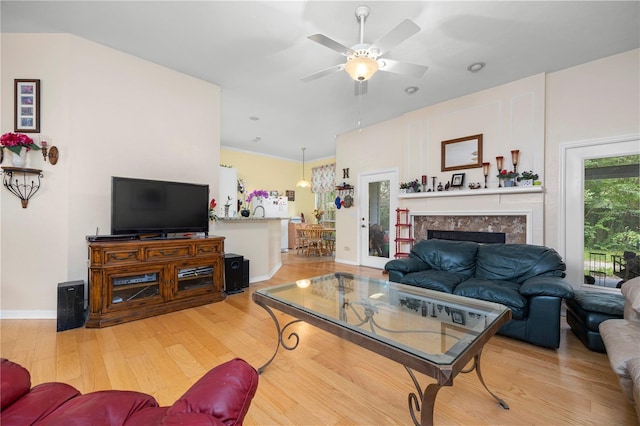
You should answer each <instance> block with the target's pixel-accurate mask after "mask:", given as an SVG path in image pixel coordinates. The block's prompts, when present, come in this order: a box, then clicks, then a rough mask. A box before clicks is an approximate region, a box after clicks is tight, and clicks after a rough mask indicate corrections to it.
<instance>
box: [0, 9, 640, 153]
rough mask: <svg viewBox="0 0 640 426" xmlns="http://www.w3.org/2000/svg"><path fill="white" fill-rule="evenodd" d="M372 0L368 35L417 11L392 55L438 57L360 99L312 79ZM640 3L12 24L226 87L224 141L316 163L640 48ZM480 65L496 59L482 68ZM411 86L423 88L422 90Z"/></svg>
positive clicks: (36, 19) (24, 18) (250, 12)
mask: <svg viewBox="0 0 640 426" xmlns="http://www.w3.org/2000/svg"><path fill="white" fill-rule="evenodd" d="M360 4H367V5H369V6H370V8H371V14H370V16H369V18H368V19H367V21H366V25H365V42H369V43H371V42H373V41H374V40H376V39H378V38H379V37H380V36H382V35H383V34H385V33H387V32H388V31H389V30H391V29H392V28H394V27H395V26H396V25H397V24H398V23H400V22H401V21H402V20H403V19H405V18H410V19H412V20H413V21H415V22H416V23H417V24H418V25H419V26H420V27H421V28H422V30H421V31H420V32H419V33H418V34H416V35H414V36H413V37H411V38H410V39H408V40H406V41H405V42H403V43H402V44H400V45H399V46H397V47H396V48H394V49H392V50H391V51H390V52H389V54H388V55H386V56H387V57H389V58H391V59H396V60H400V61H404V62H411V63H416V64H422V65H428V66H429V70H428V71H427V72H426V74H425V75H424V77H423V78H421V79H415V78H408V77H402V76H398V75H395V74H390V73H384V72H378V73H377V74H375V75H374V76H373V78H372V79H371V80H370V81H369V89H368V92H369V93H368V94H366V95H364V96H358V97H356V96H354V88H353V81H352V80H350V78H349V77H348V75H347V74H346V73H343V72H341V73H336V74H333V75H329V76H327V77H325V78H322V79H320V80H315V81H312V82H308V83H303V82H301V81H300V77H303V76H306V75H309V74H311V73H313V72H315V71H318V70H321V69H324V68H328V67H330V66H332V65H337V64H340V63H343V62H344V60H343V59H344V58H343V57H342V56H340V55H339V54H338V53H336V52H335V51H333V50H330V49H328V48H326V47H324V46H322V45H320V44H318V43H315V42H313V41H311V40H308V39H307V36H309V35H311V34H316V33H322V34H324V35H326V36H328V37H330V38H332V39H334V40H336V41H339V42H341V43H343V44H345V45H347V46H352V45H353V44H356V43H357V42H358V39H359V27H358V22H357V20H356V17H355V8H356V7H357V6H358V5H360ZM639 6H640V2H638V1H629V2H615V1H549V2H541V1H492V2H490V1H468V2H460V1H421V2H418V1H408V2H400V1H367V2H364V1H355V2H354V1H334V2H331V1H291V2H287V1H137V2H133V1H107V2H104V1H25V0H22V1H6V0H3V1H2V2H0V8H1V9H0V12H1V22H0V25H1V30H2V32H65V33H72V34H75V35H78V36H80V37H83V38H86V39H89V40H92V41H95V42H98V43H101V44H104V45H107V46H110V47H113V48H115V49H118V50H120V51H123V52H127V53H130V54H133V55H135V56H138V57H141V58H144V59H147V60H149V61H152V62H154V63H157V64H161V65H164V66H166V67H169V68H172V69H175V70H178V71H181V72H184V73H186V74H189V75H192V76H195V77H198V78H200V79H203V80H206V81H209V82H212V83H214V84H217V85H219V86H220V87H221V88H222V117H221V119H222V136H221V144H222V146H223V147H227V148H233V149H240V150H246V151H252V152H257V153H261V154H266V155H273V156H276V157H281V158H289V159H293V160H298V161H299V160H301V156H302V153H301V148H302V147H306V148H307V150H306V159H307V160H314V159H319V158H324V157H329V156H332V155H335V136H336V135H338V134H341V133H344V132H347V131H350V130H353V129H357V128H358V126H359V125H360V126H362V127H366V126H368V125H370V124H372V123H376V122H380V121H383V120H386V119H389V118H393V117H397V116H399V115H401V114H403V113H405V112H408V111H412V110H416V109H419V108H422V107H425V106H428V105H431V104H435V103H439V102H442V101H446V100H448V99H453V98H456V97H459V96H463V95H466V94H469V93H473V92H477V91H480V90H483V89H486V88H490V87H494V86H497V85H501V84H504V83H507V82H510V81H514V80H517V79H520V78H524V77H528V76H531V75H535V74H538V73H541V72H547V73H548V72H553V71H557V70H560V69H564V68H567V67H571V66H574V65H578V64H582V63H585V62H589V61H592V60H595V59H598V58H602V57H606V56H610V55H613V54H616V53H620V52H624V51H628V50H631V49H635V48H638V47H640V8H639ZM477 61H482V62H486V64H487V66H486V67H485V68H484V69H483V70H482V71H480V72H478V73H475V74H472V73H470V72H468V71H467V66H468V65H470V64H471V63H473V62H477ZM408 86H417V87H418V88H419V91H418V92H417V93H416V94H414V95H411V96H409V95H407V94H406V93H405V92H404V89H405V88H406V87H408ZM585 90H586V91H588V88H585ZM252 116H254V117H259V118H260V119H259V120H250V118H249V117H252ZM256 137H259V138H261V139H260V140H259V141H255V139H256ZM389 142H390V143H393V141H389Z"/></svg>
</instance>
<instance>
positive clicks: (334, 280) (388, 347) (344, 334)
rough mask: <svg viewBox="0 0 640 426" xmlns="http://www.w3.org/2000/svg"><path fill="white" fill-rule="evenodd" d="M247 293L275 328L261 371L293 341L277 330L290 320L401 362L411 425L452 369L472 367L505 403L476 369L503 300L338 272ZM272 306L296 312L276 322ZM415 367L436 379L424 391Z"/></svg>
mask: <svg viewBox="0 0 640 426" xmlns="http://www.w3.org/2000/svg"><path fill="white" fill-rule="evenodd" d="M252 297H253V301H254V302H255V303H256V304H258V305H259V306H262V307H263V308H264V309H265V310H266V311H267V312H268V313H269V315H270V316H271V318H273V321H274V323H275V325H276V329H277V332H278V343H277V345H276V350H275V352H274V353H273V355H272V357H271V359H269V360H268V361H267V362H266V363H265V364H264V365H263V366H262V367H260V368H259V369H258V372H260V373H262V372H264V370H265V369H266V368H267V367H268V366H269V364H271V362H272V361H273V360H274V359H275V357H276V355H277V353H278V349H279V348H280V346H282V347H283V348H284V349H287V350H293V349H295V348H296V347H297V346H298V343H299V341H300V339H299V336H298V334H296V333H295V332H291V333H289V335H288V336H287V338H286V340H285V338H284V335H285V331H286V329H287V328H288V327H289V326H290V325H292V324H294V323H297V322H300V321H304V322H306V323H309V324H311V325H314V326H316V327H318V328H320V329H322V330H325V331H328V332H330V333H332V334H335V335H337V336H339V337H341V338H343V339H345V340H348V341H350V342H352V343H355V344H357V345H360V346H362V347H364V348H366V349H369V350H371V351H373V352H375V353H377V354H379V355H382V356H385V357H387V358H389V359H391V360H393V361H396V362H398V363H400V364H402V365H403V366H404V367H405V368H406V370H407V372H408V373H409V375H410V377H411V379H412V380H413V384H414V386H415V387H416V390H417V394H416V393H413V392H412V393H410V394H409V411H410V414H411V418H412V419H413V422H414V423H415V424H416V425H432V424H433V410H434V406H435V399H436V396H437V393H438V391H439V390H440V388H441V387H442V386H452V385H453V379H454V377H455V376H456V375H457V374H458V373H468V372H471V371H473V370H474V369H475V370H476V373H477V375H478V378H479V379H480V382H481V383H482V385H483V386H484V388H485V389H486V390H487V391H488V392H489V394H490V395H491V396H492V397H493V398H494V399H495V400H496V401H498V402H499V403H500V405H501V406H502V407H503V408H505V409H508V408H509V407H508V405H507V404H506V403H505V402H504V401H503V400H502V399H500V398H499V397H498V396H496V395H495V394H494V393H493V392H491V390H489V388H488V387H487V385H486V384H485V382H484V379H483V378H482V373H481V370H480V356H481V354H482V349H483V347H484V345H485V343H486V342H487V341H488V340H489V339H490V338H491V337H492V336H493V335H494V334H496V332H497V331H498V330H499V329H500V327H501V326H502V325H504V324H505V323H507V322H508V321H509V320H510V319H511V310H509V308H507V307H505V306H503V305H500V304H496V303H490V302H485V301H481V300H476V299H471V298H467V297H461V296H455V295H452V294H448V293H441V292H436V291H431V290H427V289H423V288H420V287H414V286H409V285H404V284H398V283H394V282H389V281H384V280H378V279H375V278H368V277H363V276H357V275H352V274H347V273H340V272H336V273H333V274H329V275H323V276H319V277H314V278H309V279H304V280H299V281H296V282H294V283H290V284H283V285H277V286H274V287H269V288H264V289H259V290H256V291H255V292H254V293H253V296H252ZM271 308H274V309H277V310H278V311H281V312H284V313H286V314H288V315H291V316H292V317H294V318H296V319H295V320H293V321H291V322H289V323H287V324H286V325H284V326H283V327H281V326H280V323H279V322H278V320H277V318H276V316H275V314H274V313H273V311H272V310H271ZM472 360H473V364H472V366H471V367H469V368H468V369H465V366H466V365H467V364H468V363H469V362H470V361H472ZM414 370H415V371H419V372H420V373H423V374H426V375H428V376H430V377H433V378H434V379H436V383H432V384H429V385H428V386H427V387H426V388H425V389H424V391H423V390H422V388H421V387H420V384H419V383H418V380H417V378H416V377H415V375H414V374H413V371H414ZM416 412H417V413H418V415H419V417H420V420H418V415H417V414H416Z"/></svg>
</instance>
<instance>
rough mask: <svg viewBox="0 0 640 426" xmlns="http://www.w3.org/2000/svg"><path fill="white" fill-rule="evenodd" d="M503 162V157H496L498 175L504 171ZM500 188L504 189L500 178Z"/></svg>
mask: <svg viewBox="0 0 640 426" xmlns="http://www.w3.org/2000/svg"><path fill="white" fill-rule="evenodd" d="M502 160H504V157H503V156H499V157H496V166H498V174H500V172H501V171H502ZM498 188H502V182H500V179H499V178H498Z"/></svg>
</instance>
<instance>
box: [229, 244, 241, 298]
mask: <svg viewBox="0 0 640 426" xmlns="http://www.w3.org/2000/svg"><path fill="white" fill-rule="evenodd" d="M243 260H244V257H243V256H240V255H239V254H234V253H225V255H224V290H225V291H226V292H227V294H229V293H239V292H241V291H243V290H242V287H243V275H244V274H243V264H244V262H243Z"/></svg>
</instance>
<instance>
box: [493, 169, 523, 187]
mask: <svg viewBox="0 0 640 426" xmlns="http://www.w3.org/2000/svg"><path fill="white" fill-rule="evenodd" d="M518 175H520V173H518V172H514V171H513V170H511V171H506V170H501V171H500V173H498V179H500V180H502V181H503V182H504V186H505V187H508V186H513V185H514V181H513V180H514V179H515V178H517V177H518Z"/></svg>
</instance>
